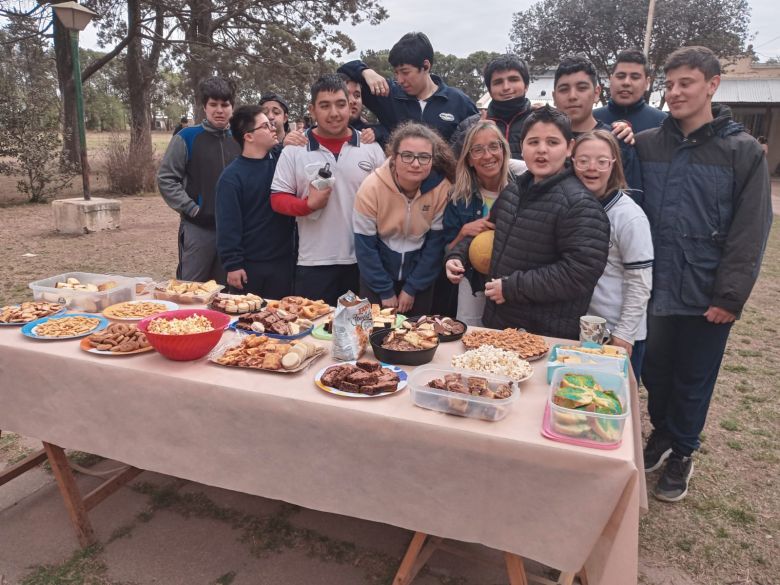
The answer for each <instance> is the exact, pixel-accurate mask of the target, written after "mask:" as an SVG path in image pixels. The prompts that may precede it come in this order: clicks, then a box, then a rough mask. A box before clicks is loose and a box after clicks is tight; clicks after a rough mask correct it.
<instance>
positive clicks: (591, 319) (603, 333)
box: [580, 315, 612, 345]
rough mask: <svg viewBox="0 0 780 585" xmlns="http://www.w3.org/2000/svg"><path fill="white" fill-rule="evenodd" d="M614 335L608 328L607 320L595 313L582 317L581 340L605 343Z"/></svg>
mask: <svg viewBox="0 0 780 585" xmlns="http://www.w3.org/2000/svg"><path fill="white" fill-rule="evenodd" d="M611 336H612V333H611V332H610V330H609V329H607V320H606V319H604V318H603V317H597V316H595V315H583V316H582V317H580V341H590V342H593V343H598V344H599V345H603V344H604V343H606V342H607V340H608V339H609V338H610V337H611Z"/></svg>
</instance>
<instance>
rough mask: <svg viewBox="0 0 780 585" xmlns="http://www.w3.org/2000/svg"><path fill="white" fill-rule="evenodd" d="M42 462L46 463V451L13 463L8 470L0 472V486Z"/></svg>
mask: <svg viewBox="0 0 780 585" xmlns="http://www.w3.org/2000/svg"><path fill="white" fill-rule="evenodd" d="M44 461H46V451H44V450H43V449H41V450H40V451H36V452H35V453H31V454H30V455H28V456H27V457H25V458H24V459H22V460H21V461H19V462H18V463H15V464H14V465H12V466H11V467H9V468H8V469H5V470H3V471H2V472H0V485H3V484H5V483H8V482H9V481H11V480H12V479H14V478H15V477H19V476H20V475H22V474H23V473H25V472H27V471H29V470H30V469H32V468H33V467H35V466H37V465H40V464H41V463H43V462H44Z"/></svg>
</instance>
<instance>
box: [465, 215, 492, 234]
mask: <svg viewBox="0 0 780 585" xmlns="http://www.w3.org/2000/svg"><path fill="white" fill-rule="evenodd" d="M494 229H496V226H495V224H493V223H490V221H489V220H488V219H487V218H486V217H483V218H482V219H475V220H474V221H470V222H469V223H467V224H465V225H464V226H463V227H462V228H460V235H461V237H464V238H468V237H472V236H478V235H479V234H481V233H482V232H485V231H487V230H494Z"/></svg>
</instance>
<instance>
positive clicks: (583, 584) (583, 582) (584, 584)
mask: <svg viewBox="0 0 780 585" xmlns="http://www.w3.org/2000/svg"><path fill="white" fill-rule="evenodd" d="M577 578H578V579H579V580H580V585H588V575H587V574H586V573H585V567H582V569H580V572H579V573H577Z"/></svg>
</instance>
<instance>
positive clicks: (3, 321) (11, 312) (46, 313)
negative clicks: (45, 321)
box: [0, 301, 67, 327]
mask: <svg viewBox="0 0 780 585" xmlns="http://www.w3.org/2000/svg"><path fill="white" fill-rule="evenodd" d="M66 310H67V309H66V308H65V307H64V306H63V305H61V304H59V303H49V302H46V301H26V302H24V303H20V304H18V305H7V306H5V307H1V308H0V325H12V326H16V327H20V326H22V325H26V324H27V323H31V322H32V321H37V320H38V319H41V318H43V317H50V316H51V315H59V314H61V313H64V312H65V311H66Z"/></svg>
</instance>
